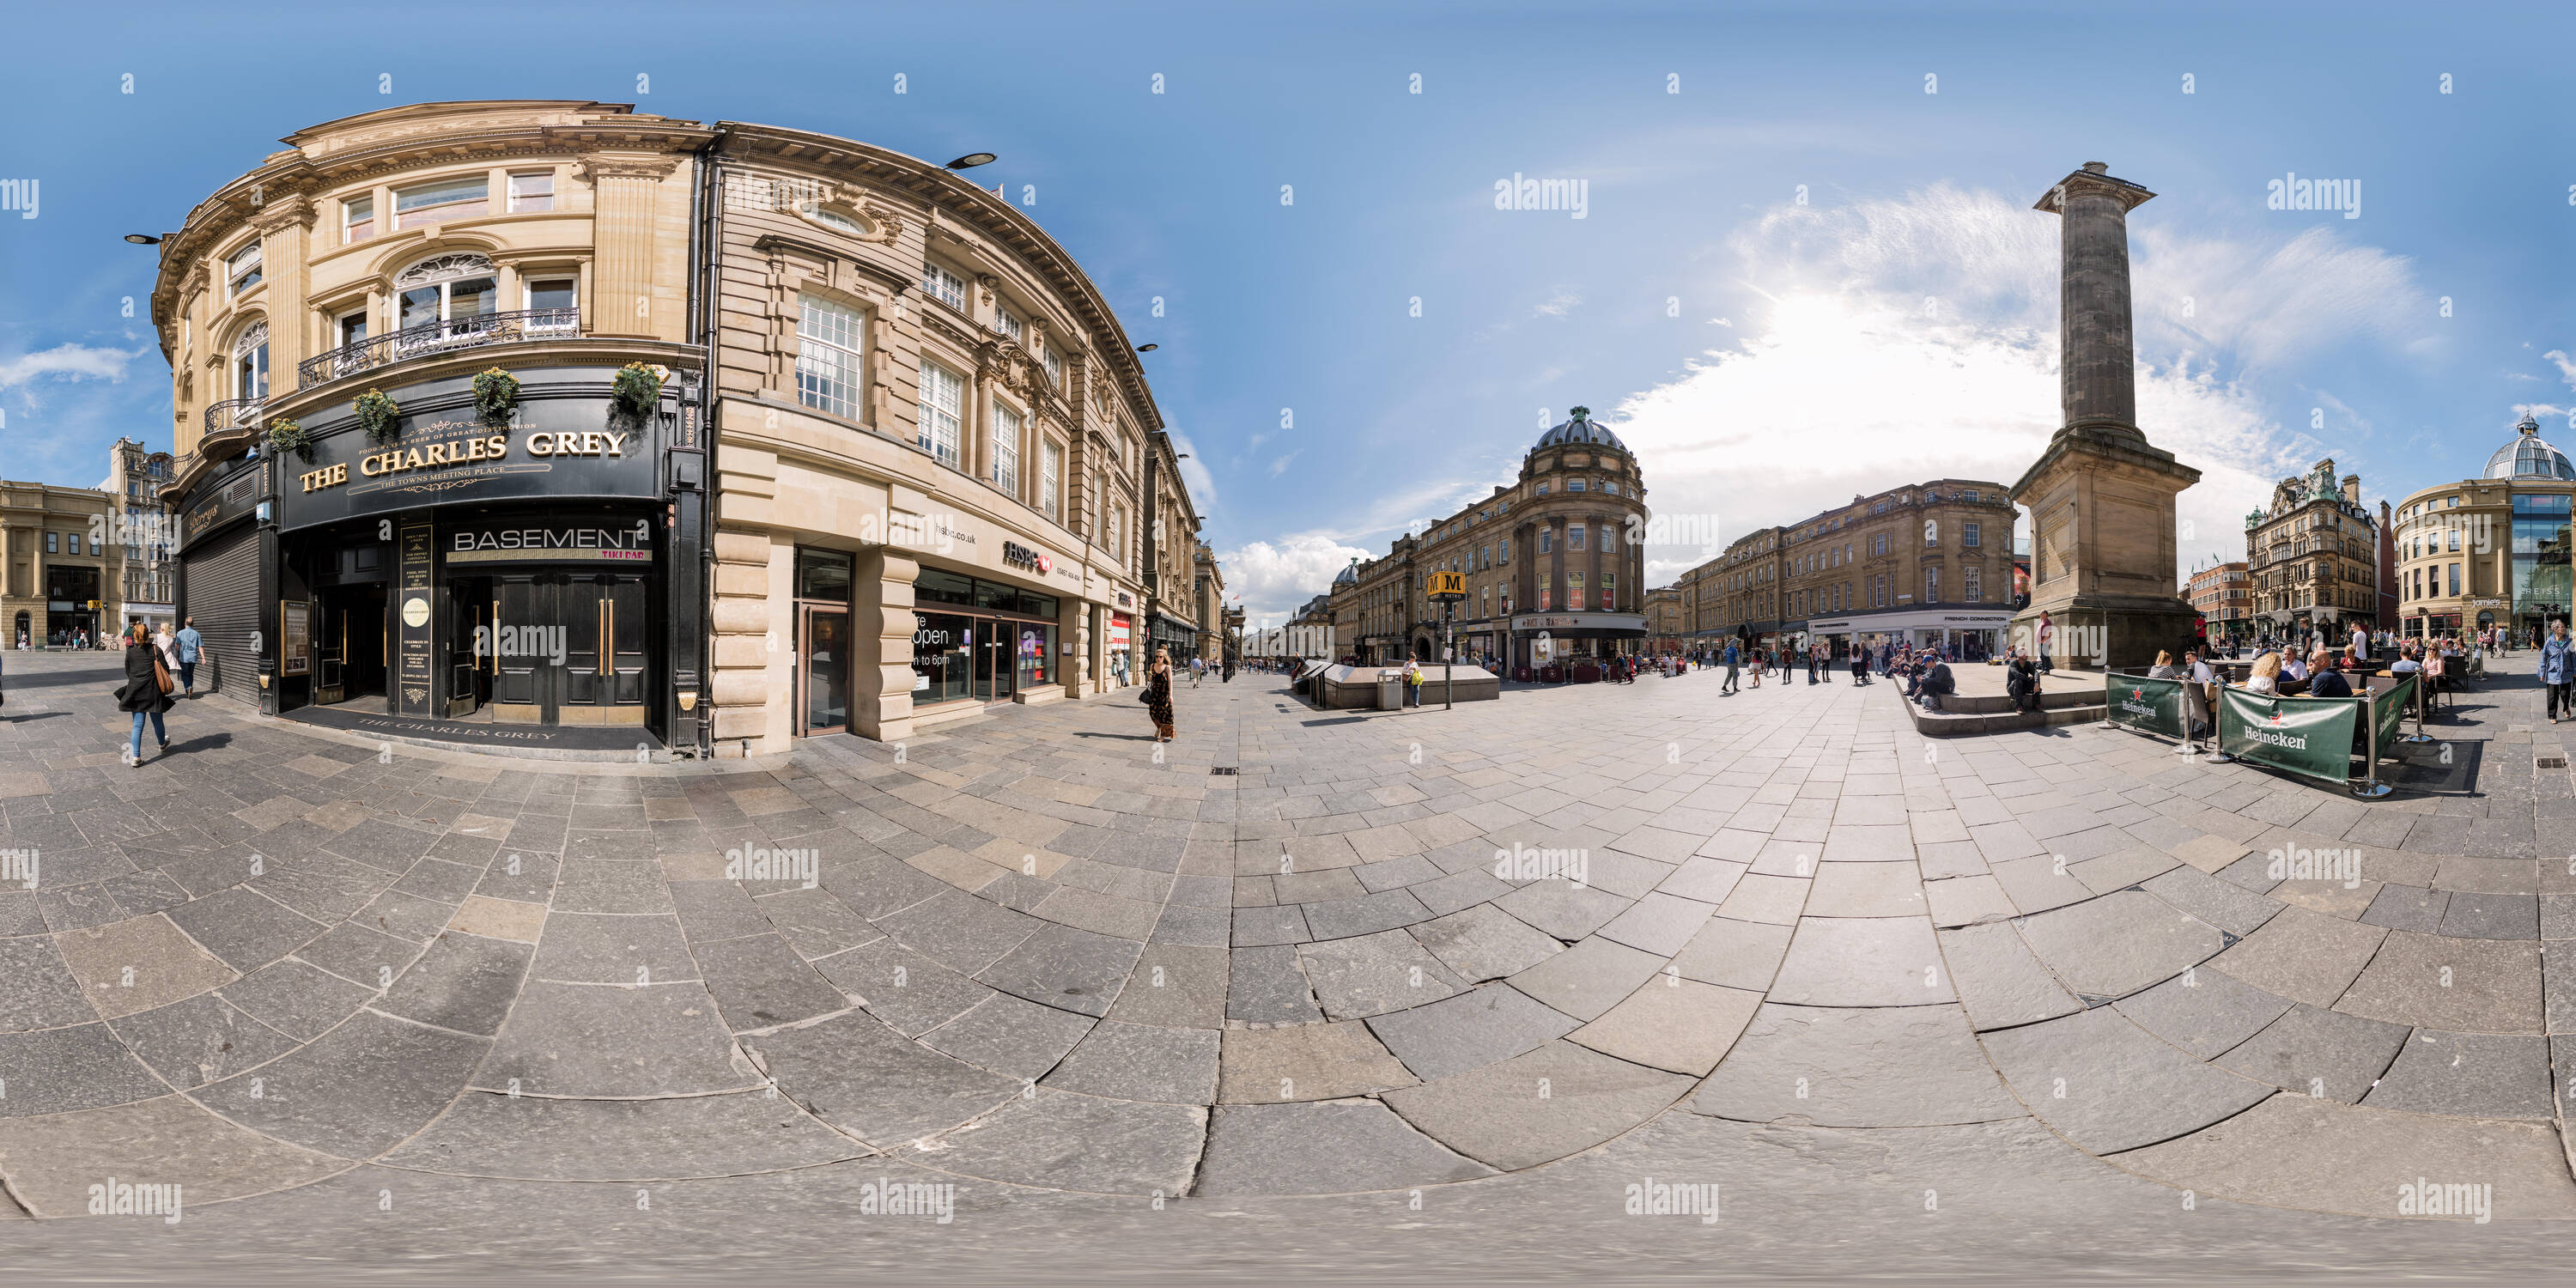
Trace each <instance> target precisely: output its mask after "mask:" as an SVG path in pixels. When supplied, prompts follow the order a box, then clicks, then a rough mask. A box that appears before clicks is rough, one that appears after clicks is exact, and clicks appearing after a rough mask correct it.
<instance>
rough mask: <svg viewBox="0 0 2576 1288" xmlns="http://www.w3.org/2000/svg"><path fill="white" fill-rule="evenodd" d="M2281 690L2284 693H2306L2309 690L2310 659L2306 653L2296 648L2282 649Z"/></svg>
mask: <svg viewBox="0 0 2576 1288" xmlns="http://www.w3.org/2000/svg"><path fill="white" fill-rule="evenodd" d="M2279 691H2280V692H2282V693H2305V692H2307V691H2308V659H2307V656H2306V655H2305V654H2302V653H2300V652H2299V651H2298V650H2297V649H2295V648H2285V649H2283V650H2281V681H2280V690H2279Z"/></svg>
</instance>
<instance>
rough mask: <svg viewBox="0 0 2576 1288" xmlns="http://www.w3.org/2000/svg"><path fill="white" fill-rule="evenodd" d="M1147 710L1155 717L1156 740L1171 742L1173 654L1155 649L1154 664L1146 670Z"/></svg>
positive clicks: (1174, 735) (1172, 736)
mask: <svg viewBox="0 0 2576 1288" xmlns="http://www.w3.org/2000/svg"><path fill="white" fill-rule="evenodd" d="M1145 710H1146V712H1147V713H1148V714H1150V715H1152V716H1153V717H1154V741H1156V742H1170V741H1171V740H1172V739H1173V738H1174V737H1176V736H1177V735H1176V734H1174V733H1173V731H1172V654H1171V651H1170V650H1168V649H1159V648H1158V649H1155V650H1154V665H1153V666H1152V667H1151V668H1149V669H1148V670H1147V671H1146V672H1145Z"/></svg>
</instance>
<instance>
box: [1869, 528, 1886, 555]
mask: <svg viewBox="0 0 2576 1288" xmlns="http://www.w3.org/2000/svg"><path fill="white" fill-rule="evenodd" d="M1869 552H1870V553H1871V554H1873V555H1883V554H1886V553H1887V534H1886V533H1884V532H1882V533H1879V534H1877V535H1876V536H1873V537H1871V538H1870V539H1869Z"/></svg>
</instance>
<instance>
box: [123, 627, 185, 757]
mask: <svg viewBox="0 0 2576 1288" xmlns="http://www.w3.org/2000/svg"><path fill="white" fill-rule="evenodd" d="M177 687H178V682H177V681H175V680H173V679H171V678H170V671H169V669H168V668H167V667H165V666H164V665H162V662H161V650H160V649H158V648H156V647H154V646H153V643H152V628H151V627H149V626H146V625H144V624H143V623H141V622H136V623H135V624H134V625H133V626H132V627H131V628H129V629H128V630H127V631H126V634H125V683H124V685H123V686H121V687H119V688H118V689H117V691H116V709H117V710H119V711H130V712H132V713H133V714H134V739H133V741H132V743H131V744H130V745H128V746H127V748H126V752H125V763H126V764H127V765H128V766H129V767H132V766H140V765H141V764H142V763H143V718H144V717H145V716H150V717H152V737H153V739H154V740H155V741H157V742H159V743H160V749H161V750H163V751H168V750H169V749H170V734H169V732H168V731H167V730H165V729H163V728H162V727H161V713H162V712H164V711H167V710H169V709H170V691H171V690H172V689H175V688H177Z"/></svg>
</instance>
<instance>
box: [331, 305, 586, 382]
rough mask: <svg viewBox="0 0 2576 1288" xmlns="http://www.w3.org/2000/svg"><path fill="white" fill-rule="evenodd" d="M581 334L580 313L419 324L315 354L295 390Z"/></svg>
mask: <svg viewBox="0 0 2576 1288" xmlns="http://www.w3.org/2000/svg"><path fill="white" fill-rule="evenodd" d="M580 334H581V310H580V309H577V308H575V309H521V310H518V311H517V312H512V313H478V314H475V315H474V316H472V317H462V318H452V319H449V320H447V321H444V322H424V323H422V324H420V325H419V326H409V327H404V328H403V329H402V330H400V331H389V332H386V333H385V334H383V335H379V336H370V337H368V338H366V339H364V340H359V341H356V342H354V343H351V344H344V345H341V346H340V347H339V348H337V349H333V350H331V351H329V352H328V353H322V354H317V355H315V356H313V357H311V358H308V359H306V360H305V361H304V362H303V363H301V364H299V365H298V366H297V367H296V369H295V370H296V379H297V380H298V381H299V382H300V387H303V388H311V387H312V386H314V385H318V384H324V383H326V382H329V381H333V380H338V379H340V378H342V377H344V376H354V375H357V374H359V373H361V372H366V371H373V370H375V369H376V368H378V367H384V366H390V365H392V364H394V363H397V362H408V361H410V360H411V359H413V358H429V357H436V356H438V355H440V354H444V353H452V352H455V351H456V350H459V349H474V348H480V347H482V346H484V345H489V344H512V343H517V342H521V341H526V340H557V339H562V338H565V337H567V336H577V335H580Z"/></svg>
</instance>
